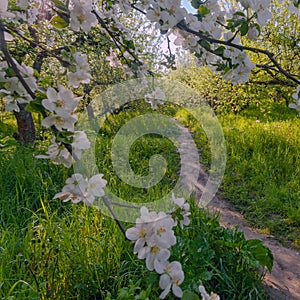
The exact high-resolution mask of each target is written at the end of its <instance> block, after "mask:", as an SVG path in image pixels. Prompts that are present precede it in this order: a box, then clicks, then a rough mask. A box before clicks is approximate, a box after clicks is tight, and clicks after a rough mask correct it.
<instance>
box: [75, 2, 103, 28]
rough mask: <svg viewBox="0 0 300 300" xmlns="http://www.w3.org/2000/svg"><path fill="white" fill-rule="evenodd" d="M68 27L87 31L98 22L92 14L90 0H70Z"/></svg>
mask: <svg viewBox="0 0 300 300" xmlns="http://www.w3.org/2000/svg"><path fill="white" fill-rule="evenodd" d="M69 10H70V27H71V29H73V30H74V31H80V30H82V31H83V32H85V33H88V32H89V31H90V30H91V28H92V27H94V26H96V25H97V24H98V21H97V18H96V16H95V14H93V12H92V11H93V7H92V0H73V1H70V6H69Z"/></svg>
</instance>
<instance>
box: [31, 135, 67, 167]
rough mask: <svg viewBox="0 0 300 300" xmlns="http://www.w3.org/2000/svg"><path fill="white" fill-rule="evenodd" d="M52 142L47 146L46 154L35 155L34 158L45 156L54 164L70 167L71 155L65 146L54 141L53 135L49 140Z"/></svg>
mask: <svg viewBox="0 0 300 300" xmlns="http://www.w3.org/2000/svg"><path fill="white" fill-rule="evenodd" d="M51 142H52V144H51V145H50V146H49V148H48V151H47V152H46V153H47V154H48V155H37V156H36V158H47V159H50V160H51V161H52V163H53V164H55V165H60V164H62V165H64V166H65V167H67V168H70V167H71V165H72V155H71V153H70V152H69V151H68V150H67V149H66V147H65V146H64V145H63V144H62V143H61V142H56V141H55V137H54V138H52V140H51Z"/></svg>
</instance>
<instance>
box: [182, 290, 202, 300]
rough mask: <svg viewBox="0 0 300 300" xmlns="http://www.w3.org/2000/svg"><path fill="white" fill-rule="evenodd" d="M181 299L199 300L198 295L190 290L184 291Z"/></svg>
mask: <svg viewBox="0 0 300 300" xmlns="http://www.w3.org/2000/svg"><path fill="white" fill-rule="evenodd" d="M182 300H200V299H199V296H198V295H196V294H195V293H193V292H191V291H184V292H183V295H182Z"/></svg>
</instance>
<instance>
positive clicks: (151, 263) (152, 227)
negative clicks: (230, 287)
mask: <svg viewBox="0 0 300 300" xmlns="http://www.w3.org/2000/svg"><path fill="white" fill-rule="evenodd" d="M172 200H173V202H174V203H175V204H176V205H177V206H178V207H179V210H180V214H181V218H179V219H180V225H181V226H183V225H188V224H189V223H190V220H189V218H188V216H189V215H190V212H189V204H188V203H185V200H184V198H176V197H175V195H174V194H172ZM140 212H141V217H140V218H137V220H136V224H135V227H132V228H129V229H127V231H126V237H127V238H128V239H129V240H131V241H133V242H135V245H134V253H135V254H138V258H139V259H145V260H146V266H147V269H148V270H150V271H153V270H155V271H156V272H157V273H158V274H160V280H159V286H160V288H161V289H163V292H162V293H161V295H160V299H165V297H166V296H167V295H168V294H169V292H170V291H171V290H172V292H173V294H174V295H175V296H176V297H179V298H180V297H182V290H181V288H180V287H179V285H180V284H181V283H182V282H183V280H184V272H183V270H182V266H181V264H180V263H179V262H177V261H173V262H169V258H170V255H171V252H170V250H169V249H170V248H171V247H172V246H174V245H175V244H176V237H175V235H174V231H173V228H174V227H175V226H177V224H178V220H177V219H176V215H175V218H173V217H172V216H171V215H169V214H166V213H165V212H159V213H157V212H155V211H149V210H148V209H147V208H146V207H144V206H143V207H142V208H141V210H140Z"/></svg>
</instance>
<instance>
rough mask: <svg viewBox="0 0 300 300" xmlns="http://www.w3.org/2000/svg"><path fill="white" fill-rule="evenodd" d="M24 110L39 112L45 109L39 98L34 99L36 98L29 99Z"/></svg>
mask: <svg viewBox="0 0 300 300" xmlns="http://www.w3.org/2000/svg"><path fill="white" fill-rule="evenodd" d="M25 110H27V111H30V112H36V113H40V112H42V111H45V108H44V106H43V105H42V101H41V100H40V99H36V100H33V101H30V102H29V103H28V104H27V105H26V108H25Z"/></svg>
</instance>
